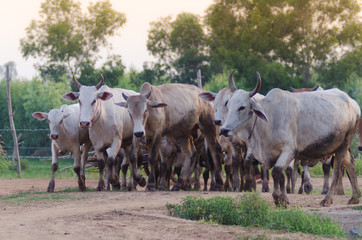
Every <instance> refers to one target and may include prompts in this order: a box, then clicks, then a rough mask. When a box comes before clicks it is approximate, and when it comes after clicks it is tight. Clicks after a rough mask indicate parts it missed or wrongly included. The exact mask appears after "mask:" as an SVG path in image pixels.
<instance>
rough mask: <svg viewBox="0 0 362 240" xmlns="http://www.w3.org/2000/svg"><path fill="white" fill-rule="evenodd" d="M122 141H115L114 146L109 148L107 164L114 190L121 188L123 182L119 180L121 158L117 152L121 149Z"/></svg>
mask: <svg viewBox="0 0 362 240" xmlns="http://www.w3.org/2000/svg"><path fill="white" fill-rule="evenodd" d="M120 147H121V145H120V142H119V141H115V142H113V144H112V147H110V148H107V150H106V151H107V155H108V157H107V160H106V166H107V168H108V170H109V176H108V180H109V182H110V183H111V184H112V189H113V190H120V189H121V184H120V182H119V168H118V169H117V164H119V161H118V160H119V159H117V154H118V152H119V150H120Z"/></svg>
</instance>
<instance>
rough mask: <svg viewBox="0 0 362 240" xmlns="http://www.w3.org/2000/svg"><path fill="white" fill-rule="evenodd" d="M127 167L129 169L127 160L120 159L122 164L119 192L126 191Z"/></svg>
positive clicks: (124, 158)
mask: <svg viewBox="0 0 362 240" xmlns="http://www.w3.org/2000/svg"><path fill="white" fill-rule="evenodd" d="M128 167H129V163H128V160H127V158H126V157H123V158H122V164H121V170H122V181H121V190H126V189H127V171H128ZM132 185H133V184H132ZM132 185H131V186H132Z"/></svg>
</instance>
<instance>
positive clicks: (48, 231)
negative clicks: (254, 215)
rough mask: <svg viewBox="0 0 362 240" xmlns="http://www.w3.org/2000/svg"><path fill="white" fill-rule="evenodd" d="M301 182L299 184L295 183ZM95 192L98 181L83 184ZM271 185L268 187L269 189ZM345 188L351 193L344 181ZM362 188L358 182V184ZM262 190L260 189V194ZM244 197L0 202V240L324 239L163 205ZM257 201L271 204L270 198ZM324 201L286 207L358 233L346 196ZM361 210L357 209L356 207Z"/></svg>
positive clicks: (23, 185)
mask: <svg viewBox="0 0 362 240" xmlns="http://www.w3.org/2000/svg"><path fill="white" fill-rule="evenodd" d="M298 182H299V180H298ZM0 184H1V187H0V197H4V196H9V195H12V194H15V193H19V192H24V191H36V192H37V191H42V192H45V190H46V188H47V185H48V179H13V180H0ZM86 184H87V186H88V187H92V188H95V187H96V186H97V179H87V182H86ZM312 184H313V186H314V189H315V190H314V191H315V192H320V189H321V188H322V184H323V182H322V179H319V178H313V179H312ZM270 185H271V184H270ZM344 186H345V188H346V189H348V188H349V186H350V185H349V183H348V179H344ZM359 186H360V188H362V178H360V179H359ZM67 187H72V188H74V187H77V183H76V180H74V179H56V185H55V190H60V189H64V188H67ZM260 189H261V186H260V184H258V189H257V190H258V191H260ZM240 194H242V193H225V192H201V191H200V192H195V191H192V192H183V191H181V192H153V193H149V192H145V191H144V189H138V191H137V192H85V193H79V192H75V193H56V194H54V193H53V194H41V195H39V196H41V197H43V198H46V197H47V196H59V197H58V198H59V199H53V200H49V198H48V199H44V200H39V199H38V200H31V201H16V200H12V199H4V198H1V199H0V226H1V227H0V239H36V240H39V239H80V240H82V239H87V240H89V239H210V240H211V239H218V240H219V239H243V237H246V236H258V235H264V234H265V235H266V236H268V237H271V238H272V239H277V238H289V239H322V238H320V237H316V236H313V235H307V234H300V233H286V232H284V231H270V230H265V229H256V228H241V227H236V226H217V225H210V224H203V223H199V222H194V221H189V220H184V219H179V218H174V217H170V216H168V214H167V210H166V208H165V205H166V203H180V201H181V200H182V199H183V198H185V197H186V196H187V195H201V196H202V197H207V198H208V197H214V196H232V197H236V196H238V195H240ZM261 196H262V197H263V198H265V199H267V200H268V201H270V202H272V197H271V193H261ZM323 197H324V196H323V195H320V194H312V195H297V194H295V195H288V198H289V201H290V206H291V207H293V206H298V207H302V208H304V209H312V210H314V211H316V212H320V213H321V214H323V215H328V216H332V217H333V218H335V219H336V220H337V221H339V222H340V224H341V226H344V227H345V228H346V230H347V231H349V229H351V228H352V227H354V226H359V227H362V214H361V212H360V211H356V210H351V208H350V207H349V206H348V205H346V203H347V201H348V199H349V198H350V196H334V203H333V205H332V206H331V207H329V208H322V207H320V206H319V202H320V201H321V200H322V199H323ZM360 205H361V204H360Z"/></svg>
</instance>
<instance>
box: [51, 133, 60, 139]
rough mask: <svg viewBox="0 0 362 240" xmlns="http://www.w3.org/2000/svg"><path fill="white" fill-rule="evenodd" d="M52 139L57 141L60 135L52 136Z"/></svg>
mask: <svg viewBox="0 0 362 240" xmlns="http://www.w3.org/2000/svg"><path fill="white" fill-rule="evenodd" d="M50 138H51V139H52V140H57V139H58V138H59V135H58V134H50Z"/></svg>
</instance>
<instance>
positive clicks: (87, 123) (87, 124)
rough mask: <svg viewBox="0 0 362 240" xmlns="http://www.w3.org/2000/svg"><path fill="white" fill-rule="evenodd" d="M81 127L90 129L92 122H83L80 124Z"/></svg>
mask: <svg viewBox="0 0 362 240" xmlns="http://www.w3.org/2000/svg"><path fill="white" fill-rule="evenodd" d="M79 126H80V127H81V128H89V127H90V122H87V121H81V122H79Z"/></svg>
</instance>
